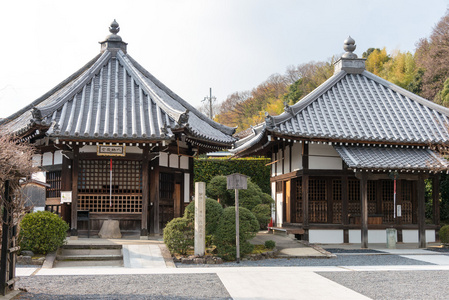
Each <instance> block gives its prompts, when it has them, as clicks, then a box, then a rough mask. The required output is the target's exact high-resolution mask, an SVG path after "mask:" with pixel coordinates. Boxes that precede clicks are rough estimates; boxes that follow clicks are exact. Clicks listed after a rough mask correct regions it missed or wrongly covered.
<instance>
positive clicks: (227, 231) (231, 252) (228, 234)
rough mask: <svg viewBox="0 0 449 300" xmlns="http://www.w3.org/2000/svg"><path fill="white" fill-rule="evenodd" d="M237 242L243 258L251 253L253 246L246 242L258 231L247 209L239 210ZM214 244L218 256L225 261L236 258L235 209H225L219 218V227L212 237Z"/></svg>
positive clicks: (255, 222)
mask: <svg viewBox="0 0 449 300" xmlns="http://www.w3.org/2000/svg"><path fill="white" fill-rule="evenodd" d="M239 223H240V227H239V239H240V240H239V241H240V254H241V255H242V256H243V255H245V254H247V253H251V251H253V248H254V245H252V244H250V243H249V242H248V240H249V239H251V238H253V237H255V236H256V233H257V232H258V231H259V222H257V219H256V217H255V216H254V215H253V213H252V212H251V211H249V210H248V209H246V208H244V207H241V208H240V209H239ZM214 244H215V246H216V247H217V253H218V256H220V257H221V258H223V259H225V260H234V259H235V258H236V245H235V207H233V206H231V207H227V208H225V209H224V210H223V214H222V216H221V218H220V226H219V227H218V228H217V231H216V232H215V235H214Z"/></svg>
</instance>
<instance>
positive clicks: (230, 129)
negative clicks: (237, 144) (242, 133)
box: [126, 54, 237, 135]
mask: <svg viewBox="0 0 449 300" xmlns="http://www.w3.org/2000/svg"><path fill="white" fill-rule="evenodd" d="M126 57H127V58H128V59H129V60H130V61H131V62H132V64H133V65H134V66H135V67H136V68H137V70H139V72H141V73H142V74H143V75H145V76H146V77H147V78H148V79H150V80H151V81H152V82H153V83H154V84H155V85H156V86H158V87H159V88H160V89H161V90H163V91H164V92H166V93H167V95H169V96H171V97H172V98H173V99H175V100H176V101H178V102H179V103H180V104H181V105H182V106H184V107H185V108H186V109H187V110H188V111H189V112H191V113H194V114H195V115H196V116H197V117H198V118H199V119H201V120H202V121H204V122H206V123H208V124H209V125H210V126H212V127H213V128H215V129H217V130H219V131H221V132H223V133H225V134H227V135H233V134H234V132H235V130H236V129H237V127H229V126H226V125H223V124H219V123H217V122H215V121H214V120H211V119H209V118H207V117H206V116H204V115H203V114H202V113H200V112H199V111H198V110H197V109H196V108H195V107H193V106H192V105H191V104H190V103H188V102H187V101H186V100H184V99H182V98H181V97H180V96H178V95H177V94H176V93H175V92H173V91H172V90H170V89H169V88H168V87H167V86H166V85H164V84H163V83H162V82H160V81H159V80H158V79H157V78H156V77H154V76H153V75H152V74H151V73H150V72H148V71H147V70H146V69H145V68H144V67H142V66H141V65H140V64H139V63H138V62H137V61H136V60H135V59H134V58H132V56H130V55H129V54H126ZM197 112H198V113H197Z"/></svg>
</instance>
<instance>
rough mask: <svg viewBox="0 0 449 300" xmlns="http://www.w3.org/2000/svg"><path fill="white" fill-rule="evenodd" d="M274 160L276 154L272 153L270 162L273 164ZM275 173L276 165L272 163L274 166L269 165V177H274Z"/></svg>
mask: <svg viewBox="0 0 449 300" xmlns="http://www.w3.org/2000/svg"><path fill="white" fill-rule="evenodd" d="M275 160H276V154H275V153H273V154H271V162H273V161H275ZM275 171H276V164H275V163H274V164H271V177H274V176H276V173H275ZM273 199H274V197H273Z"/></svg>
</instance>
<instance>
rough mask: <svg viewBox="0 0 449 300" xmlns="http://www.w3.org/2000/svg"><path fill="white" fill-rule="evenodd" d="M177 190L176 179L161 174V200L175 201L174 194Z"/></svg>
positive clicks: (167, 174)
mask: <svg viewBox="0 0 449 300" xmlns="http://www.w3.org/2000/svg"><path fill="white" fill-rule="evenodd" d="M174 190H175V179H174V176H173V174H170V173H160V174H159V198H160V200H162V201H164V200H173V192H174Z"/></svg>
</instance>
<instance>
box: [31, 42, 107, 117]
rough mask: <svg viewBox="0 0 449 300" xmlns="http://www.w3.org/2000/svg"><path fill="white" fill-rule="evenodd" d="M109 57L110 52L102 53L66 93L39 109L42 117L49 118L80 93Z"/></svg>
mask: <svg viewBox="0 0 449 300" xmlns="http://www.w3.org/2000/svg"><path fill="white" fill-rule="evenodd" d="M111 56H112V54H111V52H109V51H105V52H103V54H102V55H101V56H100V57H99V58H98V60H97V61H96V62H95V63H94V64H93V65H91V66H90V67H88V68H87V69H86V71H87V72H88V74H86V75H85V76H83V77H80V78H78V79H77V80H76V81H75V82H74V83H73V85H72V86H71V87H70V88H69V89H68V90H67V91H64V92H63V93H62V95H60V96H58V97H57V98H56V100H55V101H53V103H51V104H49V105H46V106H43V107H41V108H39V110H40V111H41V114H42V117H45V116H49V115H50V114H52V113H53V112H54V111H55V110H58V109H59V108H61V107H62V106H63V105H64V104H65V103H66V102H67V101H70V100H71V98H72V96H74V95H76V94H77V93H78V92H79V91H80V88H83V87H84V85H85V84H86V83H87V82H89V81H90V80H92V78H93V77H94V76H95V75H96V74H97V73H98V70H99V69H101V68H103V66H104V65H105V64H106V62H108V61H109V60H110V58H111Z"/></svg>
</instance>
